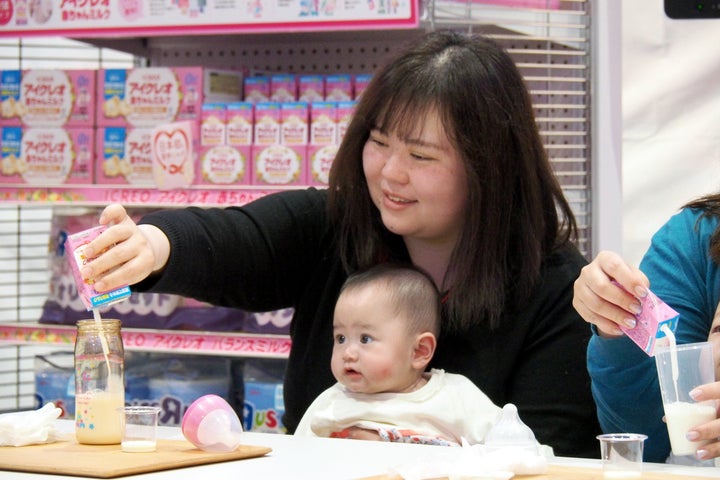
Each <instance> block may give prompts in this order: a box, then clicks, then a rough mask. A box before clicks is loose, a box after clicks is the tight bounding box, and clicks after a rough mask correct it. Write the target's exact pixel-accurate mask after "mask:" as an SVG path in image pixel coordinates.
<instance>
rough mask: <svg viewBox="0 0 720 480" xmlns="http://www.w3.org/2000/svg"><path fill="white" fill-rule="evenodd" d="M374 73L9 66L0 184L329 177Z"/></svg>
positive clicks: (176, 184)
mask: <svg viewBox="0 0 720 480" xmlns="http://www.w3.org/2000/svg"><path fill="white" fill-rule="evenodd" d="M369 78H370V77H369V75H356V76H354V77H353V76H351V75H347V74H337V75H292V74H275V75H268V76H262V75H261V76H252V77H247V76H243V74H242V73H241V72H234V71H219V70H213V69H206V68H203V67H151V68H136V69H104V70H97V71H95V70H24V71H20V70H8V71H1V72H0V115H1V118H0V119H1V120H2V122H1V123H0V148H1V153H0V161H1V163H0V183H12V184H32V185H38V186H54V185H62V184H70V185H88V184H93V183H95V184H99V185H132V186H138V187H144V188H159V189H172V188H184V187H187V186H189V185H193V184H194V185H221V186H229V185H262V186H285V185H318V186H325V185H327V183H328V175H329V170H330V165H331V164H332V162H333V159H334V157H335V154H336V152H337V146H338V144H339V143H340V140H341V139H342V137H343V135H344V132H345V129H346V127H347V124H348V122H349V120H350V117H351V115H352V113H353V110H354V107H355V101H356V99H357V97H358V96H359V95H360V94H361V93H362V92H363V90H364V88H365V86H366V85H367V82H368V81H369ZM243 90H244V96H243Z"/></svg>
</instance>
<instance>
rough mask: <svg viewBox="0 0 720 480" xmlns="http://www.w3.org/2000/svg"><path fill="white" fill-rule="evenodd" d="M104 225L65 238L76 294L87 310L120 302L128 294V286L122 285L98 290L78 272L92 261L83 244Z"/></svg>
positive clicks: (98, 233)
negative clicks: (106, 289)
mask: <svg viewBox="0 0 720 480" xmlns="http://www.w3.org/2000/svg"><path fill="white" fill-rule="evenodd" d="M106 228H107V227H106V226H104V225H102V226H99V227H94V228H91V229H88V230H84V231H82V232H79V233H74V234H72V235H68V237H67V239H66V240H65V252H66V254H67V259H68V262H70V269H71V270H72V274H73V277H74V278H75V284H76V285H77V289H78V294H79V296H80V299H81V300H82V302H83V304H84V305H85V308H87V309H88V310H92V309H97V308H101V307H106V306H108V305H112V304H113V303H117V302H120V301H122V300H124V299H126V298H128V297H129V296H130V287H128V286H127V285H126V286H123V287H120V288H116V289H115V290H110V291H109V292H102V293H101V292H98V291H97V290H95V288H94V287H93V282H85V281H84V280H83V278H82V275H81V274H80V270H81V269H82V268H83V267H84V266H85V265H87V264H88V263H90V262H92V261H93V259H92V258H88V257H87V256H86V255H85V246H86V245H87V244H88V243H90V242H91V241H93V240H94V239H96V238H97V237H98V236H100V234H102V232H104V231H105V230H106Z"/></svg>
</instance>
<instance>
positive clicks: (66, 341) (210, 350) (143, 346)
mask: <svg viewBox="0 0 720 480" xmlns="http://www.w3.org/2000/svg"><path fill="white" fill-rule="evenodd" d="M75 335H76V328H75V327H73V326H47V325H30V324H18V323H14V324H1V323H0V345H2V344H13V345H18V344H26V345H27V344H31V345H59V346H72V345H74V344H75ZM122 338H123V345H124V347H125V349H126V350H138V351H152V352H174V353H189V354H190V353H191V354H206V355H229V356H238V357H243V356H245V357H255V358H286V357H287V356H288V354H289V353H290V346H291V341H290V337H288V336H286V335H270V334H268V335H262V334H252V333H214V332H190V331H172V330H144V329H125V330H123V331H122Z"/></svg>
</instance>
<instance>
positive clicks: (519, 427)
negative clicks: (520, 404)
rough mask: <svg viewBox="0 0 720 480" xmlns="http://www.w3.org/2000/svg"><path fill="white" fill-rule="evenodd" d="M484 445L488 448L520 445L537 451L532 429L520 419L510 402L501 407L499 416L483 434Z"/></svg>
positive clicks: (515, 408)
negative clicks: (485, 433)
mask: <svg viewBox="0 0 720 480" xmlns="http://www.w3.org/2000/svg"><path fill="white" fill-rule="evenodd" d="M485 446H486V447H490V448H504V447H522V448H523V449H533V451H535V452H537V451H538V442H537V440H536V439H535V434H534V433H533V431H532V430H531V429H530V427H528V426H527V425H525V424H524V423H523V421H522V420H520V415H518V410H517V407H516V406H515V405H513V404H512V403H508V404H506V405H505V406H504V407H503V408H502V412H501V413H500V418H499V419H498V421H497V422H496V423H495V425H493V427H492V428H491V429H490V431H489V432H488V433H487V435H486V436H485Z"/></svg>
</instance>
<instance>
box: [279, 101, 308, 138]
mask: <svg viewBox="0 0 720 480" xmlns="http://www.w3.org/2000/svg"><path fill="white" fill-rule="evenodd" d="M309 115H310V111H309V105H308V103H307V102H283V103H281V104H280V143H282V144H283V145H304V144H306V143H308V139H309V136H308V128H309V125H308V120H309Z"/></svg>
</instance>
